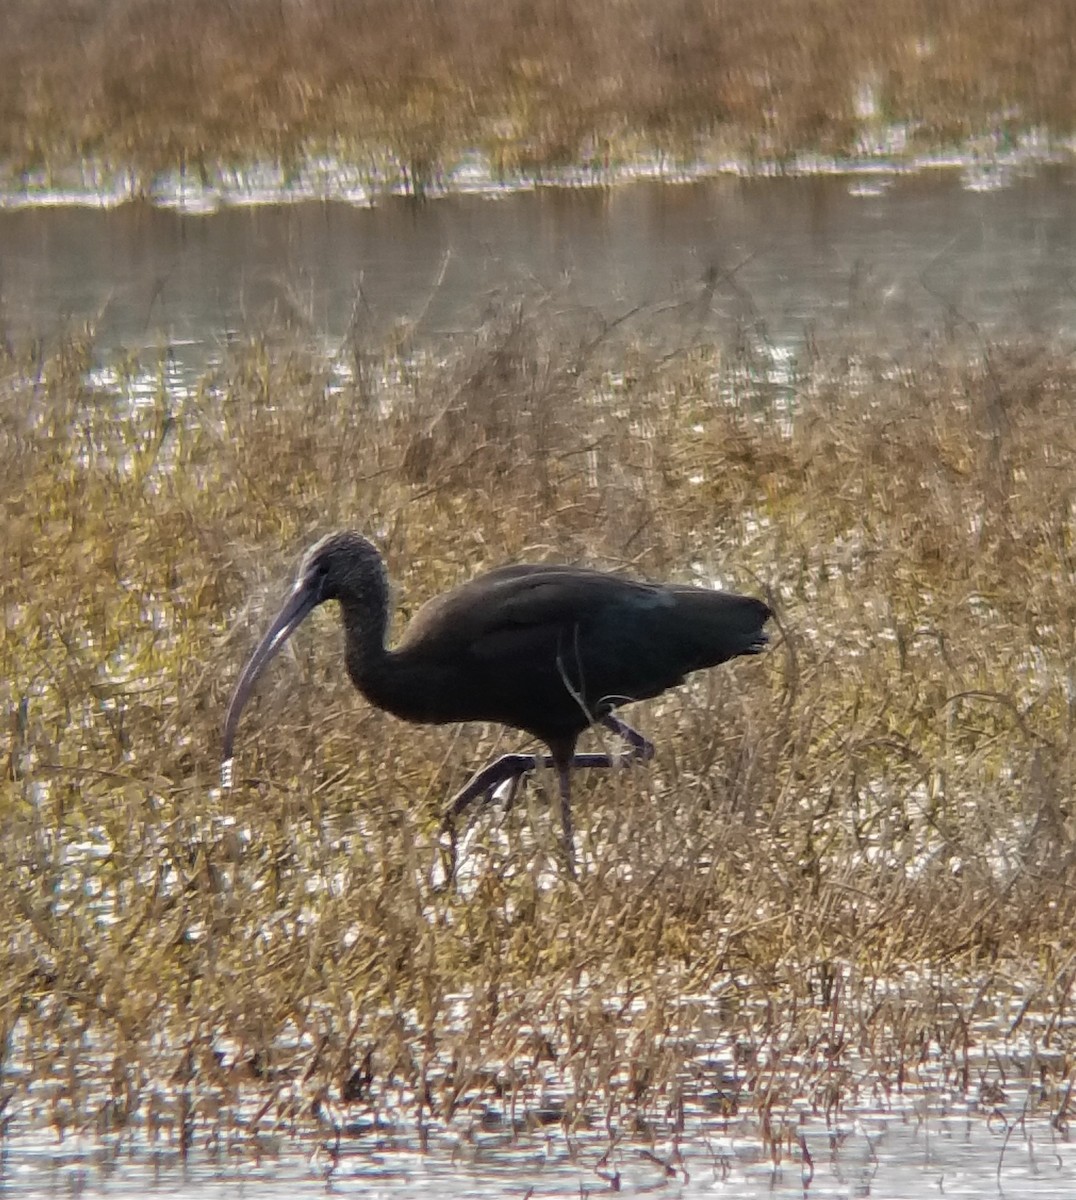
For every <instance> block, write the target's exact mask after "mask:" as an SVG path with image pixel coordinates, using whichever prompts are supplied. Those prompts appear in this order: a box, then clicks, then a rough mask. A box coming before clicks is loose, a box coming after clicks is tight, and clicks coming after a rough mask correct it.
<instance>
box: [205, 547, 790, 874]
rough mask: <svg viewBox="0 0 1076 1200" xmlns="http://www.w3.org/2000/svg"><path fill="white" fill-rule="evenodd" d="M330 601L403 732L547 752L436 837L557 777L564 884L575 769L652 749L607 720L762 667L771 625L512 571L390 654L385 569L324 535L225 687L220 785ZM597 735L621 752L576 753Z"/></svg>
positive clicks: (493, 770) (361, 675)
mask: <svg viewBox="0 0 1076 1200" xmlns="http://www.w3.org/2000/svg"><path fill="white" fill-rule="evenodd" d="M326 600H336V601H338V602H339V604H340V609H341V613H342V616H343V621H344V654H345V660H346V662H347V669H348V674H349V675H350V676H351V680H352V682H353V683H354V684H355V686H356V687H357V688H358V689H359V691H360V692H362V694H363V695H364V696H365V697H366V698H367V700H369V701H370V703H371V704H374V705H376V706H377V707H378V708H383V709H385V710H386V711H388V712H390V713H392V714H394V715H395V716H397V717H401V718H402V719H403V720H405V721H416V722H426V723H430V724H440V725H444V724H452V723H455V722H457V721H493V722H498V723H499V724H501V725H509V726H512V727H513V728H515V729H522V730H525V731H526V732H527V733H530V734H532V735H533V736H534V737H536V738H538V739H539V740H540V741H542V742H544V743H545V744H546V745H547V746H548V747H549V751H550V753H549V755H534V754H505V755H503V756H502V757H500V758H498V759H497V760H496V761H495V762H492V763H490V764H489V765H488V766H486V767H483V768H482V769H481V770H480V771H478V772H477V773H476V774H475V775H474V776H473V777H472V778H471V780H470V781H469V782H468V783H467V784H466V786H465V787H464V788H463V789H462V790H461V791H460V792H458V793H457V794H456V796H455V797H454V798H453V800H452V801H451V803H450V805H449V807H448V809H447V811H446V814H445V824H446V826H447V827H448V828H449V830H450V831H451V830H454V826H455V821H456V818H458V817H459V816H460V815H461V814H462V813H463V812H464V810H465V809H466V808H467V807H468V806H469V805H470V804H471V803H472V802H473V801H474V800H476V799H478V798H479V797H484V798H485V799H487V800H488V799H490V798H491V797H492V795H493V792H494V790H495V789H496V788H497V787H499V786H500V785H501V784H503V783H509V782H510V783H511V784H512V795H514V794H515V789H516V788H517V787H518V785H519V782H520V780H521V779H522V778H523V776H524V775H525V774H527V773H528V772H529V771H533V770H535V769H536V768H538V767H539V766H547V767H553V768H554V769H555V770H556V772H557V779H558V781H559V785H560V800H561V821H562V822H563V826H564V848H565V854H566V857H567V862H568V866H569V869H570V870H572V871H574V848H573V841H572V819H571V807H570V778H569V777H570V772H571V769H572V768H573V767H610V766H615V765H618V764H620V763H623V762H626V761H629V760H630V759H633V758H638V759H648V758H650V757H651V756H652V755H653V752H654V747H653V746H652V745H651V743H650V742H648V741H647V740H646V738H644V737H643V736H642V734H640V733H637V732H636V731H635V730H634V729H632V728H631V727H630V726H629V725H626V724H624V722H622V721H620V720H618V719H617V717H616V716H614V710H615V709H616V708H618V707H619V706H620V705H621V704H628V703H630V702H631V701H632V700H643V699H646V698H647V697H650V696H657V695H658V694H659V693H661V692H663V691H665V690H666V688H670V687H675V686H676V685H677V684H679V683H683V682H684V676H685V675H687V674H688V673H689V672H691V671H698V670H701V669H702V668H704V667H713V666H716V665H717V664H718V663H722V662H725V661H726V660H727V659H730V658H736V657H737V656H738V655H741V654H758V653H759V652H760V651H762V650H763V648H764V647H765V645H766V640H767V639H766V635H765V633H764V632H763V626H764V625H765V623H766V621H767V620H768V618H769V617H770V615H771V614H770V609H769V608H768V607H767V606H766V605H765V604H764V603H763V602H762V601H761V600H755V599H753V598H751V597H749V596H736V595H732V594H731V593H728V592H718V591H711V590H707V589H705V588H697V587H690V586H682V585H679V584H658V583H641V582H638V581H636V580H632V579H625V578H623V577H622V576H620V575H611V574H608V573H607V572H605V571H594V570H588V569H586V568H584V567H558V566H551V565H544V564H537V565H535V564H526V563H521V564H519V565H517V566H507V567H498V568H497V569H496V570H493V571H488V572H487V573H486V574H484V575H479V576H478V577H477V578H475V579H472V580H470V581H469V582H468V583H464V584H461V585H460V586H459V587H456V588H453V589H452V590H451V591H449V592H445V593H444V594H443V595H440V596H437V597H435V598H434V599H432V600H430V601H429V602H428V603H426V604H425V605H423V607H422V608H421V609H419V611H418V612H417V613H416V614H415V616H414V617H413V618H412V620H411V622H410V624H409V625H408V627H407V630H406V631H405V633H404V635H403V637H401V638H400V641H399V643H398V645H397V646H396V647H395V649H392V650H390V649H388V648H387V647H386V645H385V636H386V633H387V630H388V624H389V612H390V603H389V582H388V576H387V574H386V571H385V564H384V561H383V560H382V558H381V555H380V554H379V553H378V551H377V549H376V548H375V547H374V546H373V545H372V544H371V543H370V542H369V541H367V539H366V538H364V537H362V536H361V535H360V534H357V533H350V532H341V533H332V534H329V536H328V537H325V538H323V539H322V540H321V541H319V542H318V543H317V544H316V545H314V546H312V547H311V549H310V550H309V551H308V552H307V554H306V556H305V557H304V558H303V561H302V565H301V566H300V568H299V574H298V576H297V578H296V581H295V585H294V587H293V588H292V591H291V595H290V596H289V597H288V599H287V602H286V603H285V604H284V607H283V608H282V609H281V610H280V612H279V613H278V614H277V616H276V618H275V620H274V621H273V623H272V625H270V626H269V629H268V630H267V631H266V634H265V636H264V637H263V638H262V640H261V642H259V644H258V647H257V649H256V650H255V651H254V653H253V654H252V655H251V657H250V661H249V662H248V663H247V665H246V666H245V667H244V668H243V672H242V674H241V675H240V676H239V681H238V682H237V683H236V685H235V691H234V692H233V693H232V698H231V701H230V702H229V704H228V713H227V716H226V717H225V721H224V763H225V777H226V779H230V774H231V771H230V764H231V760H232V745H233V742H234V740H235V731H236V726H237V725H238V724H239V716H240V714H241V713H242V711H243V706H244V704H246V702H247V697H248V696H249V695H250V693H251V689H252V688H253V686H254V682H255V680H256V679H257V678H258V676H259V675H260V674H261V672H262V669H263V668H264V667H265V665H266V663H268V662H269V660H270V659H271V658H272V657H273V655H274V654H276V652H277V651H278V650H279V649H280V647H281V646H282V645H283V644H284V642H285V641H286V640H287V638H288V637H289V636H290V635H291V634H292V633H293V632H294V630H295V629H296V628H297V627H298V626H299V624H300V623H301V622H302V621H303V619H304V618H305V617H306V616H307V614H308V613H309V612H311V611H312V610H313V609H314V608H316V607H317V606H318V605H319V604H323V603H324V602H325V601H326ZM595 723H600V724H602V725H604V726H605V727H606V728H608V729H611V730H612V731H613V732H615V733H617V734H618V735H619V736H620V737H622V738H623V739H624V740H625V741H626V742H627V743H628V745H629V747H630V750H629V751H627V752H626V754H624V755H611V754H576V753H575V744H576V741H577V739H578V737H579V735H580V734H581V733H582V732H583V730H585V729H587V728H588V727H589V726H591V725H593V724H595Z"/></svg>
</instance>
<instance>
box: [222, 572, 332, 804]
mask: <svg viewBox="0 0 1076 1200" xmlns="http://www.w3.org/2000/svg"><path fill="white" fill-rule="evenodd" d="M317 604H318V595H317V592H316V590H315V589H313V588H311V587H309V586H306V585H303V584H299V585H297V586H296V588H295V590H294V591H293V592H292V594H291V595H290V596H289V597H288V600H287V603H286V604H285V605H284V607H283V608H282V609H281V610H280V612H278V613H277V615H276V617H275V618H274V619H273V623H272V625H270V626H269V628H268V629H267V630H266V631H265V636H264V637H263V638H262V640H261V641H260V642H259V643H258V646H257V649H256V650H255V651H254V653H253V654H252V655H251V656H250V660H249V661H248V662H247V665H246V666H245V667H244V668H243V672H242V674H241V675H240V676H239V679H238V681H237V683H236V685H235V690H234V691H233V692H232V698H231V700H229V701H228V711H227V713H226V714H225V717H224V744H223V746H222V753H221V779H222V782H223V785H224V787H230V786H231V775H232V772H231V765H232V746H233V744H234V742H235V731H236V727H237V726H238V725H239V717H240V715H241V713H242V712H243V706H244V705H245V704H246V702H247V699H248V697H249V696H250V693H251V690H252V689H253V687H254V684H255V682H256V681H257V678H258V676H259V675H260V674H261V673H262V670H263V669H264V668H265V665H266V663H268V662H269V660H270V659H271V658H272V657H273V655H274V654H276V652H277V651H278V650H279V649H280V647H281V646H283V645H284V643H285V642H286V641H287V640H288V638H289V637H290V636H291V635H292V633H294V632H295V630H296V629H297V628H298V627H299V626H300V625H301V624H302V623H303V620H304V618H305V617H306V616H307V614H308V613H309V612H310V611H311V609H314V608H316V607H317Z"/></svg>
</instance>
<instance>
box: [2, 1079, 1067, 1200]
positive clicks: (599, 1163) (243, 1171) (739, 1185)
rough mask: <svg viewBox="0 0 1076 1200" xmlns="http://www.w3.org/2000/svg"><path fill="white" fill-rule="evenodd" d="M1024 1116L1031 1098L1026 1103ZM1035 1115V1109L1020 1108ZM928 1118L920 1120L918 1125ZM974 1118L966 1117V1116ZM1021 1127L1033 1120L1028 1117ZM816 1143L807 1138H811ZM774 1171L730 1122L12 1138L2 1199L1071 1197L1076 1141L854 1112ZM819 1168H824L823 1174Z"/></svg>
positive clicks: (953, 1121) (1037, 1127)
mask: <svg viewBox="0 0 1076 1200" xmlns="http://www.w3.org/2000/svg"><path fill="white" fill-rule="evenodd" d="M1021 1103H1022V1101H1021ZM1016 1107H1017V1110H1019V1104H1018V1105H1017V1106H1016ZM917 1109H918V1110H919V1112H918V1113H917ZM962 1109H963V1110H962ZM1015 1115H1016V1118H1017V1119H1018V1118H1019V1111H1017V1112H1016V1114H1015ZM800 1139H802V1140H800ZM789 1140H791V1141H793V1142H794V1143H795V1144H793V1145H791V1146H787V1145H786V1147H785V1150H784V1153H783V1154H782V1161H781V1162H780V1163H779V1164H776V1165H775V1163H774V1161H773V1159H772V1158H771V1156H770V1155H769V1153H768V1152H766V1151H764V1150H763V1149H762V1146H761V1144H760V1142H759V1141H758V1139H757V1138H752V1137H749V1136H745V1135H744V1134H743V1133H742V1132H740V1133H732V1132H730V1131H729V1130H728V1129H727V1128H726V1127H724V1126H723V1125H722V1124H720V1123H714V1124H713V1125H712V1126H710V1127H708V1128H707V1127H705V1126H697V1127H696V1128H695V1129H694V1130H693V1131H688V1130H686V1131H685V1135H684V1136H683V1137H682V1138H680V1139H673V1138H666V1139H657V1140H654V1141H652V1142H643V1141H632V1140H621V1141H618V1142H614V1143H610V1140H609V1138H608V1136H607V1135H605V1134H597V1133H594V1132H590V1133H584V1134H583V1135H582V1136H580V1137H578V1138H573V1139H571V1140H570V1141H569V1140H568V1139H567V1138H566V1137H565V1136H564V1134H563V1133H562V1132H561V1130H560V1129H559V1127H554V1128H551V1129H550V1130H549V1131H547V1132H543V1133H538V1134H524V1135H520V1136H518V1137H516V1138H514V1139H513V1138H512V1137H510V1136H509V1135H506V1134H499V1133H495V1132H494V1133H477V1134H472V1135H471V1136H467V1137H463V1136H460V1135H459V1134H452V1133H447V1132H441V1133H431V1135H430V1138H429V1142H428V1148H427V1150H426V1152H425V1153H423V1152H421V1151H420V1149H419V1146H418V1144H417V1142H416V1140H415V1139H414V1138H413V1137H412V1138H408V1137H405V1136H402V1135H400V1136H395V1135H388V1134H382V1135H378V1136H372V1135H371V1136H358V1137H343V1138H341V1139H340V1140H339V1142H337V1141H336V1140H335V1139H334V1138H333V1137H332V1136H331V1135H326V1136H323V1137H318V1138H316V1139H305V1140H303V1141H294V1142H289V1141H288V1139H286V1138H283V1137H279V1138H265V1139H263V1141H262V1143H261V1144H260V1145H259V1144H258V1143H255V1142H253V1141H252V1140H250V1139H246V1138H243V1137H236V1138H235V1139H234V1140H233V1141H231V1142H229V1143H228V1144H226V1145H221V1146H213V1147H211V1148H206V1147H205V1146H204V1145H199V1144H198V1142H197V1140H196V1144H195V1146H194V1147H193V1148H192V1150H191V1151H190V1153H189V1154H188V1155H187V1156H186V1158H185V1159H184V1158H183V1157H181V1156H180V1154H179V1152H178V1151H177V1150H176V1149H175V1148H174V1147H169V1146H167V1145H166V1146H164V1147H163V1148H160V1147H159V1148H148V1147H145V1146H144V1145H143V1146H139V1145H131V1144H129V1143H124V1142H114V1143H109V1142H107V1141H106V1142H103V1143H102V1142H99V1141H96V1140H94V1141H91V1140H89V1139H78V1138H74V1139H68V1140H67V1141H65V1142H63V1143H57V1142H56V1141H55V1140H51V1139H49V1138H47V1137H41V1138H38V1137H32V1136H16V1137H11V1138H8V1139H6V1141H5V1144H4V1153H3V1158H2V1160H0V1194H7V1195H13V1196H14V1195H17V1196H87V1197H89V1196H133V1195H143V1194H153V1195H163V1196H177V1197H182V1196H192V1197H197V1198H198V1200H210V1198H211V1197H216V1196H222V1197H223V1196H248V1197H266V1198H267V1200H272V1198H274V1197H280V1198H283V1197H285V1196H290V1197H294V1198H295V1200H301V1198H302V1197H307V1196H309V1197H315V1196H323V1195H326V1194H332V1195H365V1196H384V1197H394V1198H399V1200H410V1198H412V1197H419V1196H426V1195H429V1193H430V1192H431V1191H432V1190H436V1191H437V1192H439V1193H440V1194H441V1195H442V1196H443V1197H445V1200H457V1198H458V1200H463V1198H464V1197H480V1196H523V1195H528V1194H529V1195H533V1196H536V1197H537V1196H543V1197H563V1198H564V1200H567V1198H569V1197H579V1196H580V1195H587V1194H591V1195H598V1194H601V1193H607V1192H612V1191H620V1192H621V1193H623V1194H626V1195H635V1196H642V1195H651V1194H660V1195H662V1196H668V1197H682V1198H683V1200H694V1198H697V1197H707V1196H715V1195H728V1196H736V1197H743V1198H745V1200H746V1198H753V1197H759V1198H762V1197H782V1196H789V1197H790V1196H808V1195H809V1196H821V1197H834V1198H838V1197H839V1198H845V1197H865V1196H871V1197H875V1198H877V1200H886V1198H893V1200H898V1198H901V1197H916V1196H927V1195H930V1196H941V1195H946V1196H969V1197H979V1196H988V1195H1002V1196H1008V1197H1014V1198H1016V1197H1028V1198H1041V1200H1055V1198H1056V1200H1060V1198H1061V1197H1069V1196H1071V1195H1073V1194H1074V1192H1073V1189H1074V1187H1076V1142H1074V1141H1072V1140H1069V1139H1067V1138H1065V1137H1064V1136H1063V1135H1062V1134H1061V1133H1060V1132H1059V1131H1057V1130H1055V1129H1052V1128H1051V1126H1050V1124H1049V1121H1048V1120H1046V1119H1045V1118H1039V1117H1035V1116H1029V1117H1027V1118H1026V1119H1025V1120H1024V1121H1023V1122H1021V1123H1019V1124H1017V1125H1014V1126H1009V1125H1007V1124H1006V1119H1005V1118H1004V1117H1002V1116H1001V1115H997V1116H994V1117H993V1118H988V1116H987V1115H986V1114H985V1113H984V1112H982V1111H974V1109H973V1107H971V1106H961V1105H959V1104H955V1105H947V1106H946V1105H941V1106H936V1105H929V1106H926V1107H924V1106H923V1105H922V1104H917V1103H915V1102H914V1101H910V1100H908V1098H905V1102H904V1103H902V1104H901V1105H900V1106H897V1107H895V1108H889V1109H886V1110H874V1111H872V1110H869V1109H868V1110H863V1111H861V1112H859V1113H858V1114H856V1115H854V1116H853V1115H849V1114H842V1115H841V1117H840V1118H839V1119H838V1120H837V1121H836V1122H835V1123H834V1124H833V1126H832V1127H827V1126H826V1124H825V1122H824V1121H822V1120H820V1119H818V1118H808V1119H805V1120H804V1122H803V1123H802V1125H801V1126H800V1128H799V1130H798V1131H797V1133H796V1135H795V1136H794V1137H793V1138H792V1139H789ZM808 1159H809V1161H808Z"/></svg>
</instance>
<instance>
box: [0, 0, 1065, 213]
mask: <svg viewBox="0 0 1076 1200" xmlns="http://www.w3.org/2000/svg"><path fill="white" fill-rule="evenodd" d="M1074 21H1076V16H1074V14H1073V10H1072V6H1071V4H1069V3H1068V0H1037V2H1036V3H1035V5H1034V6H1031V8H1029V6H1027V5H1011V4H1010V5H1005V4H982V3H978V4H975V3H972V4H969V3H968V0H934V3H932V4H929V5H925V4H923V3H921V0H857V2H854V3H853V2H852V0H809V2H805V0H756V2H755V3H752V4H718V3H708V2H707V0H677V2H675V3H669V2H668V0H633V2H631V3H625V2H624V0H590V2H589V3H587V4H584V5H573V4H565V3H562V0H438V2H437V3H430V2H421V0H403V2H401V0H361V2H359V3H354V2H348V3H341V2H340V0H303V2H302V3H296V2H291V3H279V4H266V3H264V0H230V2H229V3H227V4H219V3H216V2H215V0H185V2H184V3H183V4H182V5H177V4H174V3H171V2H170V0H6V2H5V5H4V39H3V41H2V43H0V158H2V159H3V160H4V161H5V163H6V164H8V165H9V167H12V168H14V169H15V170H16V171H19V170H35V171H37V170H41V169H45V170H46V171H49V170H55V169H58V168H65V167H70V166H71V165H72V164H79V163H80V162H83V161H90V162H92V163H94V164H95V167H96V169H97V170H104V171H106V172H107V171H108V170H112V171H115V172H116V173H117V174H123V173H126V172H132V173H133V174H134V175H135V176H136V177H137V178H139V179H140V180H141V182H142V183H143V185H144V186H145V187H146V188H147V189H149V188H151V187H152V183H153V176H154V174H155V173H156V172H159V171H162V170H172V171H185V172H189V173H190V174H191V175H192V176H194V177H197V176H198V175H199V173H200V172H207V173H209V174H210V175H212V174H213V172H214V171H216V170H217V169H218V168H221V167H223V168H224V169H228V168H232V167H242V166H243V165H249V164H251V163H252V162H259V163H264V162H266V161H269V162H273V163H276V164H280V165H281V166H283V167H284V168H285V169H290V168H291V167H294V165H295V164H297V163H302V162H304V161H305V160H306V159H307V158H309V157H310V156H314V157H319V156H322V155H324V154H325V153H330V154H337V155H339V157H341V158H342V159H344V160H347V161H351V162H355V163H357V164H359V165H360V166H370V167H371V168H373V169H374V174H375V176H378V177H382V178H387V179H388V180H389V181H393V182H395V181H398V180H399V179H404V180H406V181H407V182H408V184H409V185H410V186H411V187H413V188H414V189H415V190H416V191H418V190H421V189H422V188H423V187H426V186H428V185H429V184H431V183H434V182H436V180H437V178H438V175H439V173H440V172H442V171H444V170H445V169H446V168H450V167H452V166H453V165H454V164H455V163H456V162H457V161H458V159H459V157H460V156H461V155H462V154H464V153H467V152H473V151H475V150H478V151H482V152H484V153H485V155H486V157H487V159H488V161H489V162H490V164H491V165H492V167H493V169H494V171H502V172H504V173H505V174H508V175H510V174H512V173H514V172H518V171H523V172H526V173H528V174H531V175H537V176H539V177H540V176H541V175H542V174H543V173H548V172H549V171H550V170H551V169H556V168H559V167H563V166H566V165H567V166H578V167H583V168H588V167H590V168H596V169H597V170H599V171H601V170H602V169H603V168H605V167H607V166H608V165H610V164H612V165H615V164H617V163H618V162H622V161H626V160H629V161H630V160H631V159H632V157H633V156H637V155H639V154H643V155H648V156H653V155H655V154H657V155H661V156H663V157H666V158H669V159H671V160H673V161H676V160H684V161H694V160H695V159H696V158H698V157H699V155H700V154H702V155H705V156H708V157H712V158H718V159H720V158H721V157H724V156H735V157H738V158H741V159H745V160H752V159H754V160H759V161H764V162H774V161H777V162H780V161H783V160H786V159H788V158H791V157H793V156H795V155H797V154H803V153H806V154H813V153H822V154H830V155H832V154H836V155H845V154H859V153H862V151H863V149H864V147H870V146H872V145H874V144H876V143H877V142H879V140H882V141H884V140H885V139H886V137H887V135H888V131H890V130H894V129H896V130H899V131H901V138H902V140H904V141H906V143H907V146H908V147H909V148H911V149H915V148H920V149H921V148H929V149H934V148H936V147H938V146H942V147H949V146H952V145H954V144H960V145H965V146H968V145H970V146H971V148H972V150H973V151H974V150H975V149H976V144H975V139H981V142H980V143H979V145H978V149H980V150H985V152H986V153H987V154H988V155H989V154H990V153H992V152H994V151H995V150H997V149H1001V150H1002V151H1003V150H1004V149H1005V148H1006V147H1008V146H1010V145H1012V144H1013V143H1015V142H1016V141H1018V139H1019V138H1020V137H1021V136H1022V135H1023V134H1025V133H1026V132H1028V131H1029V130H1035V131H1046V132H1047V133H1048V134H1051V135H1053V136H1056V137H1058V138H1066V137H1068V136H1070V135H1071V133H1072V114H1073V111H1074V106H1073V82H1072V81H1073V79H1074V78H1076V72H1074V71H1073V51H1072V47H1073V45H1074V44H1076V43H1074V40H1073V23H1074ZM890 150H891V151H896V146H895V145H894V146H891V147H890Z"/></svg>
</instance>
